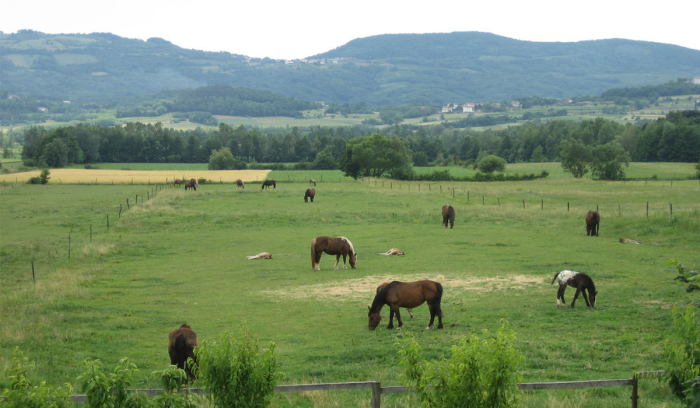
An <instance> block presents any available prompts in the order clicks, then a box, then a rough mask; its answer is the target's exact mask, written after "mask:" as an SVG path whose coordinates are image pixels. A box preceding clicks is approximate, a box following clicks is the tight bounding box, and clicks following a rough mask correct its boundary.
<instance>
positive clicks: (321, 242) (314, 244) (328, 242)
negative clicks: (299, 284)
mask: <svg viewBox="0 0 700 408" xmlns="http://www.w3.org/2000/svg"><path fill="white" fill-rule="evenodd" d="M324 252H325V253H327V254H328V255H335V265H334V266H333V269H338V262H340V255H342V256H343V269H348V267H347V266H346V265H345V261H346V257H348V256H349V257H350V267H351V268H352V269H355V262H356V261H357V252H355V248H354V247H353V246H352V242H350V240H349V239H347V238H345V237H338V238H331V237H326V236H321V237H316V238H314V239H313V240H311V269H314V270H317V271H320V270H321V267H320V266H319V264H318V263H319V261H320V260H321V254H323V253H324Z"/></svg>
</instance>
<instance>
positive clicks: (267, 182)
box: [262, 180, 277, 190]
mask: <svg viewBox="0 0 700 408" xmlns="http://www.w3.org/2000/svg"><path fill="white" fill-rule="evenodd" d="M270 186H272V187H274V188H275V190H277V182H276V181H275V180H265V181H263V184H262V188H263V189H264V188H265V187H267V188H268V189H269V188H270Z"/></svg>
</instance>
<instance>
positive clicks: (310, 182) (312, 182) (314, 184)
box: [309, 179, 316, 187]
mask: <svg viewBox="0 0 700 408" xmlns="http://www.w3.org/2000/svg"><path fill="white" fill-rule="evenodd" d="M309 185H310V186H311V185H313V186H314V187H316V180H314V179H311V180H309Z"/></svg>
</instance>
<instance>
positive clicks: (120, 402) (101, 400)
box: [78, 358, 151, 408]
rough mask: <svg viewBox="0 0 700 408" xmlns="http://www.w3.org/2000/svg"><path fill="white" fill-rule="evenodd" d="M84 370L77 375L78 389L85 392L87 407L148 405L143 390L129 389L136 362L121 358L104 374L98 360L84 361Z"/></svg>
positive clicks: (132, 381) (135, 407)
mask: <svg viewBox="0 0 700 408" xmlns="http://www.w3.org/2000/svg"><path fill="white" fill-rule="evenodd" d="M83 368H84V370H85V371H83V373H82V374H81V375H79V376H78V382H79V383H80V389H81V390H82V392H84V393H85V399H86V400H87V406H88V407H89V408H103V407H133V408H138V407H148V406H150V405H151V404H150V400H149V399H148V396H147V395H146V394H145V393H143V392H134V391H130V390H129V388H133V387H132V385H133V383H134V373H135V372H136V371H137V368H136V364H134V363H132V362H130V361H129V359H128V358H122V359H121V360H119V363H117V366H116V367H115V368H114V370H113V371H112V372H111V373H109V374H106V373H105V372H104V371H103V370H102V362H100V360H93V361H84V362H83Z"/></svg>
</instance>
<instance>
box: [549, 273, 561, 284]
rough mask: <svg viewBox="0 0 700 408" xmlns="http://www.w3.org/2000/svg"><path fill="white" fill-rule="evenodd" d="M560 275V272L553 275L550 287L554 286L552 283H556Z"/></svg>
mask: <svg viewBox="0 0 700 408" xmlns="http://www.w3.org/2000/svg"><path fill="white" fill-rule="evenodd" d="M560 273H561V272H557V273H556V274H555V275H554V279H552V283H550V285H554V282H556V280H557V277H558V276H559V274H560Z"/></svg>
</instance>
